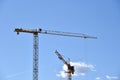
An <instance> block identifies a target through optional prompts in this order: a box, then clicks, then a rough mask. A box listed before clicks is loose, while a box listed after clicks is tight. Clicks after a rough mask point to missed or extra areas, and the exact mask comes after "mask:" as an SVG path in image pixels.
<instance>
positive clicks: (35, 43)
mask: <svg viewBox="0 0 120 80" xmlns="http://www.w3.org/2000/svg"><path fill="white" fill-rule="evenodd" d="M14 31H15V32H17V34H19V33H20V32H25V33H32V34H33V80H38V71H39V70H38V60H39V58H38V56H39V48H38V45H39V44H38V33H41V34H51V35H59V36H70V37H80V38H93V39H96V38H97V37H93V36H88V35H85V34H80V33H71V32H62V31H52V30H42V29H41V28H38V29H22V28H15V30H14Z"/></svg>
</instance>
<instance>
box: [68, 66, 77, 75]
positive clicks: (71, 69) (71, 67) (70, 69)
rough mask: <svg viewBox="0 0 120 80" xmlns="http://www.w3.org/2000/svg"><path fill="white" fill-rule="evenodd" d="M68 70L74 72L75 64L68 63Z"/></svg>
mask: <svg viewBox="0 0 120 80" xmlns="http://www.w3.org/2000/svg"><path fill="white" fill-rule="evenodd" d="M68 70H69V71H70V73H72V74H74V72H75V70H74V66H71V65H70V64H68Z"/></svg>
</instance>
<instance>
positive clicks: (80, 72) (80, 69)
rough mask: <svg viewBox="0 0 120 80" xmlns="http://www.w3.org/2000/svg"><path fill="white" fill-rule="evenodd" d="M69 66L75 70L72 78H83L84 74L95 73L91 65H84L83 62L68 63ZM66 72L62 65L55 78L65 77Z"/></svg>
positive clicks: (64, 66) (65, 67)
mask: <svg viewBox="0 0 120 80" xmlns="http://www.w3.org/2000/svg"><path fill="white" fill-rule="evenodd" d="M70 64H71V65H72V66H74V68H75V72H74V74H73V76H85V75H86V72H88V71H95V67H94V66H93V65H91V64H86V63H84V62H70ZM66 71H67V66H66V65H63V70H62V71H60V72H59V74H57V76H58V77H62V78H65V77H67V73H65V72H66Z"/></svg>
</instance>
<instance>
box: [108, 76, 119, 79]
mask: <svg viewBox="0 0 120 80" xmlns="http://www.w3.org/2000/svg"><path fill="white" fill-rule="evenodd" d="M106 78H107V79H108V80H118V79H119V78H118V77H117V76H109V75H106Z"/></svg>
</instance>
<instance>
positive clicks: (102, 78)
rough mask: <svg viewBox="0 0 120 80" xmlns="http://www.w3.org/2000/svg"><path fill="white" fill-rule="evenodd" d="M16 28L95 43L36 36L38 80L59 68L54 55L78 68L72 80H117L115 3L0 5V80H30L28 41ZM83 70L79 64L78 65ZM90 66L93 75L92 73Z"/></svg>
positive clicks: (57, 0) (59, 0) (7, 0)
mask: <svg viewBox="0 0 120 80" xmlns="http://www.w3.org/2000/svg"><path fill="white" fill-rule="evenodd" d="M15 28H25V29H36V28H42V29H46V30H57V31H66V32H77V33H84V34H88V35H92V36H97V37H98V39H81V38H71V37H62V36H53V35H45V34H39V80H40V79H41V80H43V79H44V80H48V79H51V80H66V79H67V78H62V77H58V76H56V75H57V74H59V72H60V71H62V66H63V63H62V62H61V61H60V60H59V59H58V58H57V56H56V55H55V54H54V52H55V50H58V51H59V52H60V53H61V54H62V55H64V58H65V59H67V57H69V58H70V59H71V61H72V62H75V63H78V64H80V63H83V64H85V65H86V66H87V69H86V67H85V66H83V68H82V69H85V70H86V71H85V72H84V74H85V75H84V76H83V75H79V76H73V80H119V79H120V69H119V68H120V63H119V59H120V47H119V45H120V43H119V41H120V36H119V34H120V31H119V30H120V1H119V0H0V37H1V38H0V44H1V45H0V80H32V57H33V35H32V34H26V33H20V35H16V33H15V32H14V29H15ZM80 65H82V64H80ZM90 65H91V66H93V67H94V70H91V67H89V66H90Z"/></svg>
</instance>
